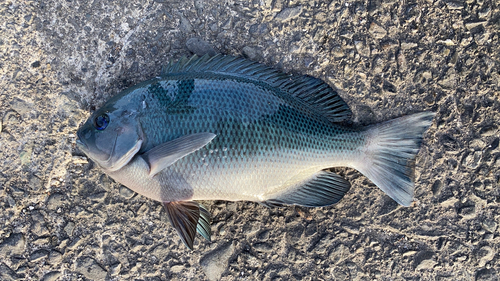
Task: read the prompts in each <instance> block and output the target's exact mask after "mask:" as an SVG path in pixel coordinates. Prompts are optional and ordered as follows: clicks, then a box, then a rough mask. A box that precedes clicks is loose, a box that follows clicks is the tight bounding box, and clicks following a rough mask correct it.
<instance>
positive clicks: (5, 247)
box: [0, 233, 26, 257]
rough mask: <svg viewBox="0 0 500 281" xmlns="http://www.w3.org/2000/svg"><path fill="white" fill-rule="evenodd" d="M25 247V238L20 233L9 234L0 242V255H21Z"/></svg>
mask: <svg viewBox="0 0 500 281" xmlns="http://www.w3.org/2000/svg"><path fill="white" fill-rule="evenodd" d="M25 247H26V239H25V238H24V236H23V235H22V234H21V233H14V234H11V235H10V236H9V237H8V238H7V239H5V240H4V241H3V243H2V244H0V256H2V257H10V256H14V255H22V254H23V253H24V249H25Z"/></svg>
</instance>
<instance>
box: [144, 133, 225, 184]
mask: <svg viewBox="0 0 500 281" xmlns="http://www.w3.org/2000/svg"><path fill="white" fill-rule="evenodd" d="M213 138H215V135H214V134H212V133H197V134H191V135H186V136H182V137H180V138H177V139H174V140H171V141H168V142H165V143H162V144H160V145H157V146H155V147H153V148H151V149H150V150H148V151H146V152H145V153H144V154H142V158H144V160H145V161H146V162H147V163H148V165H149V176H150V177H153V176H154V175H156V174H157V173H158V172H160V171H161V170H163V169H165V168H167V167H168V166H170V165H172V164H174V163H175V162H176V161H177V160H179V159H181V158H182V157H184V156H186V155H189V154H191V153H193V152H195V151H196V150H198V149H200V148H202V147H204V146H205V145H207V144H208V143H209V142H210V141H212V139H213Z"/></svg>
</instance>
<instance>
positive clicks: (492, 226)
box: [481, 219, 498, 233]
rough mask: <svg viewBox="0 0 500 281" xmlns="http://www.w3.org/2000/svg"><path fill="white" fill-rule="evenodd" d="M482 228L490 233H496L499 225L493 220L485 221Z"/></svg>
mask: <svg viewBox="0 0 500 281" xmlns="http://www.w3.org/2000/svg"><path fill="white" fill-rule="evenodd" d="M481 226H482V227H483V228H484V229H485V230H486V231H489V232H491V233H495V231H496V230H497V226H498V224H497V223H496V222H495V221H494V220H491V219H485V220H484V221H483V222H481Z"/></svg>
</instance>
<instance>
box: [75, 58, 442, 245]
mask: <svg viewBox="0 0 500 281" xmlns="http://www.w3.org/2000/svg"><path fill="white" fill-rule="evenodd" d="M351 114H352V113H351V111H350V109H349V107H348V106H347V104H346V103H345V102H344V101H343V100H342V98H341V97H340V96H339V95H338V94H337V92H336V91H334V90H333V89H332V88H331V87H329V86H328V85H327V84H326V83H324V82H323V81H321V80H319V79H316V78H312V77H309V76H289V75H286V74H283V73H281V72H279V71H276V70H273V69H271V68H268V67H266V66H264V65H261V64H258V63H255V62H251V61H248V60H245V59H243V58H235V57H230V56H220V55H219V56H215V57H208V56H204V57H201V58H198V57H196V56H195V57H192V58H191V59H187V58H183V59H181V60H180V61H179V62H178V63H176V64H171V65H169V66H167V67H166V68H165V70H164V72H163V73H162V75H161V76H160V77H157V78H154V79H151V80H149V81H145V82H143V83H140V84H138V85H136V86H134V87H131V88H129V89H126V90H124V91H123V92H122V93H120V94H118V95H116V96H115V97H113V98H111V99H110V100H109V101H108V102H107V103H106V104H105V105H104V106H103V107H102V108H100V109H99V110H97V111H96V112H94V114H93V115H92V116H91V117H90V118H89V119H88V120H87V122H86V123H85V124H83V125H82V127H81V128H80V129H79V130H78V132H77V134H78V140H77V145H78V147H79V148H80V149H81V150H82V151H84V152H85V153H86V154H87V155H88V156H89V158H91V159H92V160H93V161H95V162H96V163H98V165H99V166H100V167H101V168H102V170H103V171H104V172H105V173H107V174H108V175H110V176H111V177H112V178H113V179H115V180H116V181H117V182H120V183H122V184H124V185H126V186H127V187H129V188H131V189H132V190H134V191H136V192H138V193H140V194H142V195H144V196H146V197H149V198H151V199H154V200H157V201H160V202H162V204H163V206H164V207H165V210H166V212H167V214H168V217H169V219H170V221H171V222H172V225H173V226H174V227H175V228H176V230H177V231H178V233H179V235H180V237H181V239H182V241H183V242H184V243H185V244H186V245H187V246H188V247H190V248H192V247H193V240H194V237H195V234H196V232H199V233H200V234H201V235H202V236H203V237H205V238H207V239H210V225H209V224H210V213H209V212H208V210H207V209H206V208H204V207H203V206H202V205H200V204H199V203H196V202H194V201H193V200H229V201H238V200H248V201H255V202H259V203H262V204H264V205H267V206H283V205H300V206H306V207H320V206H328V205H332V204H334V203H336V202H338V201H339V200H340V199H341V198H342V197H343V196H344V194H346V192H348V190H349V188H350V184H349V182H347V181H346V180H345V179H343V178H342V177H340V176H339V175H337V174H335V173H333V172H331V171H329V170H327V169H328V168H331V167H337V166H346V167H352V168H355V169H357V170H358V171H360V172H361V173H362V174H364V175H365V176H367V177H368V178H369V179H370V180H372V181H373V182H374V183H375V184H376V185H377V186H378V187H379V188H380V189H382V190H383V191H384V192H386V193H387V194H388V195H389V196H390V197H391V198H393V199H394V200H396V201H397V202H398V203H399V204H401V205H404V206H408V205H410V204H411V202H412V200H413V194H414V182H413V172H414V162H415V157H416V155H417V153H418V150H419V148H420V145H421V142H422V138H423V134H424V132H425V131H426V130H427V128H428V127H429V126H430V125H431V122H432V119H433V116H434V113H432V112H421V113H417V114H413V115H408V116H404V117H400V118H397V119H393V120H389V121H386V122H384V123H380V124H375V125H372V126H369V127H363V128H353V127H350V126H345V124H344V123H343V122H344V121H346V120H349V118H350V116H351Z"/></svg>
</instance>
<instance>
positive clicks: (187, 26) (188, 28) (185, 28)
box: [179, 15, 193, 33]
mask: <svg viewBox="0 0 500 281" xmlns="http://www.w3.org/2000/svg"><path fill="white" fill-rule="evenodd" d="M179 30H180V31H181V32H183V33H191V32H192V31H193V26H192V25H191V23H190V22H189V20H188V19H186V18H185V17H184V16H182V15H181V24H180V26H179Z"/></svg>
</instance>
